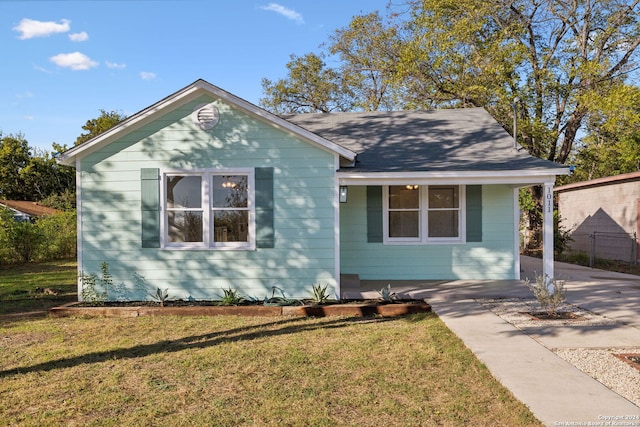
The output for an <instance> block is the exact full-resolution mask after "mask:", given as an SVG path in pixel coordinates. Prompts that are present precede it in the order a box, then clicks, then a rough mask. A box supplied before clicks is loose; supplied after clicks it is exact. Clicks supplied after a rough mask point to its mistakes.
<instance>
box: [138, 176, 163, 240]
mask: <svg viewBox="0 0 640 427" xmlns="http://www.w3.org/2000/svg"><path fill="white" fill-rule="evenodd" d="M140 197H141V202H142V203H141V205H142V247H143V248H159V247H160V170H159V169H158V168H142V169H140Z"/></svg>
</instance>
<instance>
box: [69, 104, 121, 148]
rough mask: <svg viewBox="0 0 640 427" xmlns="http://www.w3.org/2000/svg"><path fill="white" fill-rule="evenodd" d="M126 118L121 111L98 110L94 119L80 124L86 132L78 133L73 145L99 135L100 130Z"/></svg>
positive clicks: (107, 128)
mask: <svg viewBox="0 0 640 427" xmlns="http://www.w3.org/2000/svg"><path fill="white" fill-rule="evenodd" d="M126 118H127V116H125V115H124V114H122V113H118V112H117V111H113V110H112V111H106V110H100V116H98V117H97V118H95V119H91V120H87V123H85V125H84V126H82V129H84V130H85V131H86V132H85V133H82V134H80V136H79V137H78V138H76V141H75V145H79V144H82V143H83V142H86V141H88V140H90V139H92V138H94V137H96V136H98V135H100V134H101V133H102V132H104V131H106V130H109V129H111V128H112V127H114V126H115V125H117V124H118V123H120V122H121V121H123V120H124V119H126Z"/></svg>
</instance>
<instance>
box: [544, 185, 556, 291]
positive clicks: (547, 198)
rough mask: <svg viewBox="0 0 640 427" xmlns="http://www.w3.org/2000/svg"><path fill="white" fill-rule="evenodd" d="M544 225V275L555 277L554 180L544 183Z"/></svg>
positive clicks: (550, 277)
mask: <svg viewBox="0 0 640 427" xmlns="http://www.w3.org/2000/svg"><path fill="white" fill-rule="evenodd" d="M542 217H543V225H542V275H543V276H544V277H548V278H549V279H554V277H553V274H554V272H553V182H545V183H544V201H543V212H542Z"/></svg>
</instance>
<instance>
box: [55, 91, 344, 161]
mask: <svg viewBox="0 0 640 427" xmlns="http://www.w3.org/2000/svg"><path fill="white" fill-rule="evenodd" d="M203 94H208V95H210V96H212V97H215V98H219V99H221V100H223V101H224V102H227V103H229V104H231V105H233V106H234V107H236V108H238V109H240V110H243V111H244V112H246V113H248V114H250V115H253V116H254V117H258V118H260V119H261V120H264V121H266V122H268V123H270V124H271V125H273V126H275V127H277V128H280V129H283V130H285V131H287V132H289V133H292V134H294V135H295V136H298V137H300V138H302V139H304V140H306V141H307V142H310V143H312V144H314V145H317V146H319V147H320V148H323V149H325V150H327V151H329V152H332V153H335V154H338V155H340V156H342V157H345V158H346V159H348V160H350V161H354V160H355V157H356V153H355V152H353V151H351V150H348V149H346V148H344V147H342V146H340V145H338V144H335V143H333V142H331V141H329V140H327V139H325V138H322V137H320V136H318V135H316V134H315V133H312V132H309V131H308V130H306V129H303V128H301V127H299V126H297V125H294V124H293V123H291V122H288V121H286V120H284V119H282V118H280V117H278V116H276V115H274V114H271V113H269V112H268V111H266V110H263V109H262V108H259V107H257V106H255V105H253V104H251V103H250V102H247V101H245V100H244V99H241V98H238V97H237V96H235V95H232V94H231V93H229V92H226V91H224V90H222V89H220V88H219V87H217V86H214V85H212V84H211V83H208V82H206V81H204V80H197V81H196V82H194V83H192V84H191V85H189V86H187V87H185V88H183V89H181V90H179V91H178V92H176V93H174V94H172V95H170V96H168V97H166V98H164V99H162V100H161V101H159V102H157V103H155V104H153V105H151V106H150V107H147V108H145V109H144V110H141V111H139V112H138V113H136V114H134V115H133V116H131V117H129V118H127V119H125V120H124V121H122V122H120V123H119V124H117V125H116V126H114V127H112V128H111V129H109V130H107V131H105V132H103V133H102V134H100V135H98V136H96V137H95V138H93V139H91V140H89V141H87V142H85V143H83V144H80V145H78V146H76V147H73V148H71V149H69V150H67V151H65V152H64V153H61V154H60V155H59V156H58V157H57V158H56V160H57V161H58V162H59V163H61V164H64V165H67V166H72V165H73V163H74V162H75V160H76V158H83V157H85V156H87V155H89V154H91V153H92V152H94V151H96V150H98V149H100V148H102V147H104V146H105V145H108V144H110V143H111V142H113V141H115V140H116V139H118V138H121V137H122V136H124V135H126V134H127V133H129V132H132V131H134V130H136V129H139V128H140V127H142V126H144V125H146V124H148V123H150V122H152V121H153V120H155V119H156V118H157V117H158V116H159V115H161V114H165V113H166V111H167V110H168V111H171V110H173V109H176V108H179V107H180V106H182V105H184V104H186V103H188V102H190V101H193V100H195V99H196V98H198V97H199V96H201V95H203Z"/></svg>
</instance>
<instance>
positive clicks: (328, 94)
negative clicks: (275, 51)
mask: <svg viewBox="0 0 640 427" xmlns="http://www.w3.org/2000/svg"><path fill="white" fill-rule="evenodd" d="M287 69H288V70H289V72H288V73H289V75H288V77H287V78H286V79H280V80H278V81H277V82H272V81H271V80H269V79H266V78H264V79H262V88H263V90H264V92H265V98H263V99H261V100H260V105H261V106H262V107H264V108H266V109H268V110H271V111H273V112H274V113H277V114H297V113H330V112H332V111H350V110H352V109H353V108H354V105H353V104H352V102H351V97H352V91H351V88H349V86H348V84H347V82H348V78H346V77H345V76H343V75H341V74H340V73H338V72H337V71H336V70H334V69H332V68H328V67H327V66H326V64H325V62H324V61H323V60H322V57H321V56H318V55H316V54H313V53H309V54H307V55H305V56H303V57H297V56H295V55H291V61H289V63H287Z"/></svg>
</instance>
